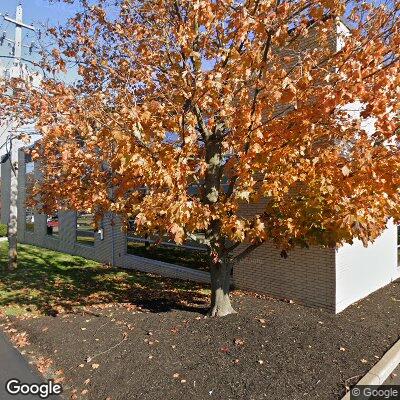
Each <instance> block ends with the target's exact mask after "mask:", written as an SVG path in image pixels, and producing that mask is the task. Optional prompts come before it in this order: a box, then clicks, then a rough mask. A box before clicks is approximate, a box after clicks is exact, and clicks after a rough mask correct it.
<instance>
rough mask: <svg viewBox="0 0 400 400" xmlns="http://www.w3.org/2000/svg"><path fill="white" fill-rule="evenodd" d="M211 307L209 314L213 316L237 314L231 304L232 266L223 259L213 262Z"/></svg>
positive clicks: (211, 268) (211, 270)
mask: <svg viewBox="0 0 400 400" xmlns="http://www.w3.org/2000/svg"><path fill="white" fill-rule="evenodd" d="M210 272H211V307H210V311H209V313H208V314H209V315H210V316H211V317H223V316H225V315H229V314H235V313H236V311H235V310H234V309H233V308H232V306H231V300H230V298H229V287H230V283H231V268H230V265H229V263H228V262H227V261H226V260H225V261H221V262H219V263H214V262H212V263H211V267H210Z"/></svg>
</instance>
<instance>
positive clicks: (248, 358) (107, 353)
mask: <svg viewBox="0 0 400 400" xmlns="http://www.w3.org/2000/svg"><path fill="white" fill-rule="evenodd" d="M234 305H235V307H236V309H237V310H238V311H239V313H238V314H237V315H232V316H228V317H225V318H221V319H210V318H205V317H204V309H203V308H202V305H198V306H197V307H188V309H186V310H185V309H179V310H176V309H172V310H167V309H166V310H157V309H152V308H151V307H150V308H148V309H146V308H143V307H138V306H136V305H135V304H119V305H115V304H114V305H103V306H101V307H87V308H85V309H84V310H81V311H76V312H75V313H69V314H61V315H58V316H55V317H51V316H43V317H37V318H29V319H17V318H13V319H12V321H11V322H12V326H13V327H14V328H16V329H17V330H18V331H19V332H21V331H24V332H25V331H26V332H27V337H28V340H29V342H30V344H29V345H27V346H25V347H24V348H23V350H24V351H25V352H26V354H28V355H29V356H30V357H36V358H37V357H38V356H39V355H40V356H42V357H44V359H41V360H42V361H41V362H42V364H46V363H45V362H44V361H43V360H47V359H49V360H52V364H51V368H48V371H47V372H48V373H49V371H50V370H51V371H53V373H54V371H56V370H61V372H60V371H58V372H57V374H58V375H62V380H63V385H64V390H65V397H66V398H70V397H71V396H72V398H76V399H93V400H102V399H103V400H105V399H108V400H110V399H112V400H125V399H141V400H158V399H160V400H161V399H163V400H164V399H168V400H182V399H187V398H189V399H199V400H204V399H224V400H227V399H238V400H239V399H240V400H243V399H246V400H247V399H254V400H258V399H260V400H261V399H268V400H274V399H276V400H278V399H279V400H282V399H291V400H296V399H324V400H328V399H329V400H330V399H339V398H341V397H342V396H343V395H344V393H345V391H346V389H345V388H346V386H347V387H349V386H352V385H354V384H355V383H356V382H357V381H358V380H359V379H360V378H361V377H362V376H363V375H364V374H365V373H366V372H367V371H368V370H369V369H370V368H371V367H372V366H373V365H374V364H375V363H376V362H377V361H378V359H379V358H381V357H382V356H383V354H384V353H385V352H386V351H387V350H388V349H389V348H390V347H391V345H393V344H394V343H395V342H396V340H397V339H398V338H399V332H400V282H394V283H392V284H390V285H388V286H387V287H386V288H383V289H381V290H379V291H378V292H375V293H374V294H372V295H370V296H369V297H368V298H366V299H364V300H362V301H361V302H359V303H358V304H355V305H353V306H351V307H349V308H348V309H347V310H345V311H343V312H342V313H341V314H339V315H333V314H329V313H328V312H325V311H321V310H315V309H310V308H306V307H303V306H300V305H296V304H290V303H285V302H282V301H277V300H271V299H265V298H257V296H253V295H249V294H241V293H239V294H236V295H235V296H234Z"/></svg>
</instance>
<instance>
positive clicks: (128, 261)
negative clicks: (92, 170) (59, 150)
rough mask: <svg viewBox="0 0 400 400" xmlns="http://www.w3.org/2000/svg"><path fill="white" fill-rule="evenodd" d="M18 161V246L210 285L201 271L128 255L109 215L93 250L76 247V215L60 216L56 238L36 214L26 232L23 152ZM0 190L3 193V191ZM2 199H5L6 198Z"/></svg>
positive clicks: (119, 228) (63, 213)
mask: <svg viewBox="0 0 400 400" xmlns="http://www.w3.org/2000/svg"><path fill="white" fill-rule="evenodd" d="M18 161H19V177H18V235H19V241H20V242H22V243H28V244H33V245H36V246H40V247H45V248H48V249H51V250H56V251H61V252H64V253H68V254H72V255H78V256H82V257H85V258H89V259H92V260H96V261H99V262H103V263H107V264H114V265H115V266H118V267H121V268H128V269H135V270H139V271H143V272H150V273H156V274H159V275H163V276H168V277H171V278H178V279H189V280H193V281H197V282H206V283H208V282H209V281H210V275H209V273H207V272H204V271H197V270H193V269H190V268H185V267H181V266H177V265H173V264H169V263H165V262H161V261H156V260H150V259H146V258H143V257H138V256H134V255H131V254H127V251H126V248H127V247H126V235H125V233H124V232H123V230H122V226H121V223H120V221H119V219H118V217H116V216H114V215H112V214H111V213H108V214H107V215H106V216H105V218H104V219H103V221H102V228H103V229H104V240H101V238H100V235H99V234H97V233H96V234H95V240H94V245H93V246H91V245H84V244H80V243H77V241H76V212H74V211H60V212H59V214H58V217H59V235H48V234H47V222H46V220H47V216H46V215H44V214H39V213H35V218H34V232H29V231H27V230H26V222H25V201H26V190H25V185H26V180H25V156H24V153H23V151H20V152H19V158H18ZM2 168H5V167H2ZM37 171H38V165H37V164H35V177H36V178H39V175H38V172H37ZM3 186H7V185H3ZM3 190H4V191H5V192H6V189H3ZM5 192H4V193H5ZM6 194H7V193H6ZM2 195H3V193H2ZM2 198H3V199H4V198H5V197H2Z"/></svg>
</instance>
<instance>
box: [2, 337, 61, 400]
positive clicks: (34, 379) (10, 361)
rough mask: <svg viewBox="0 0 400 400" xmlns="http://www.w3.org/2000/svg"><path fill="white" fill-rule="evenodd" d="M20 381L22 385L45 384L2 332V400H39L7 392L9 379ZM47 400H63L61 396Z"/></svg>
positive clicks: (36, 397)
mask: <svg viewBox="0 0 400 400" xmlns="http://www.w3.org/2000/svg"><path fill="white" fill-rule="evenodd" d="M11 378H16V379H19V380H20V382H21V383H43V378H42V377H40V375H39V374H38V373H37V372H36V371H35V370H34V369H33V368H32V367H31V366H30V365H29V364H28V362H27V360H26V359H25V358H24V357H23V356H22V355H21V353H20V352H19V351H18V350H17V349H15V348H14V347H13V346H12V344H11V343H10V341H9V340H8V338H7V337H6V336H5V335H4V334H3V332H1V331H0V399H1V400H38V399H40V396H39V395H22V394H17V395H10V394H8V393H7V391H6V383H7V381H8V380H9V379H11ZM47 399H51V400H61V397H59V396H54V395H53V396H49V397H47Z"/></svg>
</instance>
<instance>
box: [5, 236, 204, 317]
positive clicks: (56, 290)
mask: <svg viewBox="0 0 400 400" xmlns="http://www.w3.org/2000/svg"><path fill="white" fill-rule="evenodd" d="M18 264H19V266H18V268H17V269H16V270H15V271H12V272H8V271H7V270H6V265H7V243H6V242H5V243H0V312H3V313H4V314H6V315H21V314H26V313H28V314H29V313H33V314H48V315H54V314H57V313H58V312H64V311H70V310H72V309H75V308H77V307H78V308H79V307H83V306H90V305H99V304H106V303H126V302H132V303H136V304H139V303H140V304H143V303H149V302H152V303H154V305H156V303H157V302H164V303H165V302H166V301H168V303H169V304H170V306H171V307H174V306H177V307H180V306H182V305H183V304H188V303H192V304H200V303H204V302H205V301H206V300H207V297H208V294H209V291H208V289H205V288H204V286H202V285H198V284H196V283H191V282H185V281H179V280H173V279H168V278H162V277H158V276H153V275H150V274H145V273H140V272H136V271H126V270H121V269H115V268H111V267H109V266H106V265H103V264H100V263H98V262H96V261H92V260H87V259H85V258H82V257H78V256H71V255H68V254H64V253H59V252H55V251H51V250H47V249H43V248H39V247H34V246H30V245H19V246H18Z"/></svg>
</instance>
